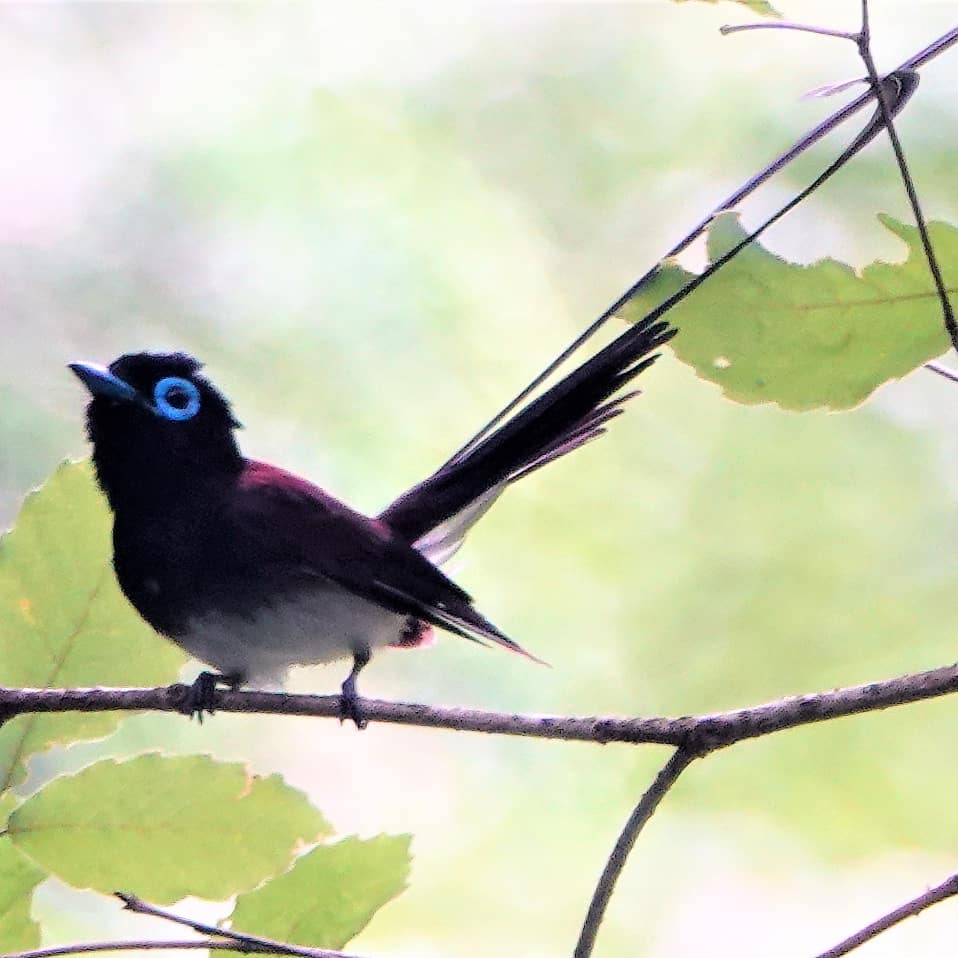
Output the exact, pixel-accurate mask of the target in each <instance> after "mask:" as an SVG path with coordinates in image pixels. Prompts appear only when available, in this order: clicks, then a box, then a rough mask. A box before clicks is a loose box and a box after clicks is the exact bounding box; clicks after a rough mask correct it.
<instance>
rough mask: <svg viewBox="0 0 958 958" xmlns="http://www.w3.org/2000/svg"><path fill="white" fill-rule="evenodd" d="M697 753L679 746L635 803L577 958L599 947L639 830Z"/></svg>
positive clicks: (604, 873)
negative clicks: (599, 936)
mask: <svg viewBox="0 0 958 958" xmlns="http://www.w3.org/2000/svg"><path fill="white" fill-rule="evenodd" d="M695 758H696V756H695V755H693V754H692V753H691V752H687V751H686V750H685V749H683V748H677V749H676V750H675V751H674V752H673V753H672V757H671V758H670V759H669V760H668V762H666V763H665V765H664V766H663V767H662V769H661V771H660V772H659V774H658V775H656V776H655V781H654V782H653V783H652V784H651V785H650V786H649V787H648V788H647V789H646V790H645V793H644V794H643V795H642V798H640V799H639V804H638V805H636V806H635V808H634V809H633V811H632V814H631V815H630V816H629V818H628V821H627V822H626V823H625V826H624V827H623V829H622V832H621V834H620V835H619V837H618V840H617V841H616V843H615V845H614V846H613V848H612V853H611V854H610V855H609V860H608V861H607V862H606V863H605V868H603V869H602V874H601V875H600V876H599V881H598V884H597V885H596V886H595V891H594V892H593V893H592V901H590V902H589V910H588V911H587V912H586V916H585V921H584V922H583V924H582V931H581V932H580V933H579V940H578V941H577V942H576V946H575V951H574V952H573V955H574V958H589V956H590V955H591V954H592V949H593V948H594V947H595V937H596V935H597V934H598V932H599V925H601V924H602V919H603V918H604V917H605V910H606V908H608V906H609V900H610V899H611V898H612V892H613V891H614V890H615V883H616V882H617V881H618V880H619V875H621V874H622V869H623V868H625V863H626V860H627V859H628V857H629V853H630V852H631V851H632V846H633V845H634V844H635V840H636V839H637V838H638V837H639V832H641V831H642V829H643V828H644V827H645V825H646V823H647V822H648V821H649V819H650V818H651V817H652V816H653V815H654V814H655V810H656V809H657V808H658V807H659V803H660V802H661V801H662V799H663V798H665V793H666V792H668V790H669V789H670V788H671V787H672V786H673V785H674V784H675V782H676V779H678V777H679V776H680V775H681V774H682V772H684V771H685V770H686V769H687V768H688V767H689V765H691V764H692V762H693V761H694V760H695Z"/></svg>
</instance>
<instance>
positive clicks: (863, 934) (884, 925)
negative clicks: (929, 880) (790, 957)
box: [817, 874, 958, 958]
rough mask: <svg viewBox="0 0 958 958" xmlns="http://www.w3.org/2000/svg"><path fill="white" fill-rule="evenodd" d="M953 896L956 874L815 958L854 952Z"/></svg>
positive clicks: (833, 957) (957, 883) (957, 884)
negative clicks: (883, 933)
mask: <svg viewBox="0 0 958 958" xmlns="http://www.w3.org/2000/svg"><path fill="white" fill-rule="evenodd" d="M955 895H958V874H955V875H952V876H951V878H948V879H946V880H945V881H943V882H942V883H941V884H940V885H936V886H935V887H934V888H929V889H928V891H926V892H925V893H924V894H923V895H919V896H918V897H917V898H913V899H912V900H911V901H910V902H908V903H907V904H905V905H902V906H901V907H900V908H896V909H895V910H894V911H890V912H889V913H888V914H887V915H884V916H883V917H881V918H879V919H878V921H874V922H872V923H871V924H870V925H868V926H867V927H866V928H863V929H862V930H861V931H857V932H855V934H854V935H852V936H851V937H850V938H846V939H845V940H844V941H842V942H840V943H839V944H837V945H835V947H834V948H829V949H828V951H823V952H822V953H821V954H820V955H818V956H817V958H841V956H842V955H847V954H848V953H849V952H850V951H854V950H855V949H856V948H858V947H859V946H860V945H864V944H865V942H866V941H871V940H872V938H876V937H877V936H878V935H880V934H881V933H882V932H883V931H888V929H889V928H892V927H894V926H895V925H897V924H898V923H899V922H902V921H904V920H905V919H906V918H913V917H914V916H915V915H918V914H920V913H921V912H923V911H924V910H925V909H926V908H930V907H931V906H932V905H937V904H938V902H940V901H945V900H946V899H947V898H953V897H954V896H955Z"/></svg>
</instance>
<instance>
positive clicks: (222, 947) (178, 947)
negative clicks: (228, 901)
mask: <svg viewBox="0 0 958 958" xmlns="http://www.w3.org/2000/svg"><path fill="white" fill-rule="evenodd" d="M187 949H203V950H204V951H232V952H245V953H247V954H249V953H250V952H253V951H256V950H257V949H253V948H243V947H242V946H241V945H237V944H235V943H234V942H230V941H223V939H222V938H220V939H216V940H214V939H212V938H191V939H190V940H189V941H149V940H146V939H142V940H138V939H132V940H131V941H86V942H80V943H78V944H75V945H57V946H54V947H52V948H36V949H34V950H33V951H14V952H10V953H8V954H4V956H3V958H58V956H59V955H86V954H90V953H91V952H97V951H165V950H170V951H185V950H187ZM258 953H259V954H266V952H264V951H259V952H258Z"/></svg>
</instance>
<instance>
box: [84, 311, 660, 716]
mask: <svg viewBox="0 0 958 958" xmlns="http://www.w3.org/2000/svg"><path fill="white" fill-rule="evenodd" d="M674 334H675V330H673V329H671V328H670V327H669V326H668V325H667V324H666V323H664V322H648V321H646V322H643V323H640V324H637V325H636V326H633V327H632V328H630V329H629V330H627V331H626V332H625V333H623V334H622V335H620V336H619V337H618V338H617V339H616V340H614V341H613V342H612V343H610V344H609V345H608V346H606V347H605V348H604V349H602V350H600V351H599V352H598V353H596V354H595V355H594V356H593V357H592V358H591V359H589V360H588V361H587V362H585V363H584V364H582V365H581V366H580V367H579V368H577V369H576V370H574V371H573V372H572V373H570V374H569V375H568V376H567V377H566V378H564V379H562V380H560V381H559V382H558V383H557V384H556V385H554V386H553V387H552V388H551V389H549V390H548V391H547V392H545V393H544V394H543V395H541V396H540V397H538V398H537V399H535V400H533V401H531V402H529V403H528V404H527V405H525V406H524V407H523V408H521V409H520V410H519V411H518V412H517V413H515V414H514V415H513V416H512V417H511V418H510V419H508V420H507V421H506V422H505V423H504V424H503V425H501V426H499V427H498V428H497V429H496V430H495V431H493V432H492V433H491V434H489V435H487V436H486V437H485V438H484V439H482V440H481V441H479V442H478V443H473V444H471V445H470V446H467V447H466V449H465V450H464V451H462V452H460V453H457V454H456V456H454V457H453V458H452V459H451V460H450V461H449V462H447V463H446V464H445V465H443V466H442V467H441V468H440V469H439V470H438V471H436V472H435V473H434V474H433V475H431V476H429V477H428V478H427V479H425V480H423V481H422V482H421V483H419V484H418V485H417V486H414V487H413V488H412V489H410V490H409V491H408V492H406V493H404V494H403V495H401V496H400V497H399V498H398V499H397V500H396V501H395V502H394V503H393V504H392V505H390V506H389V507H388V508H387V509H386V510H385V511H384V512H382V513H380V514H379V516H377V517H376V518H370V517H367V516H364V515H361V514H360V513H358V512H355V511H353V510H352V509H350V508H349V506H347V505H345V504H344V503H342V502H340V501H339V500H338V499H335V498H333V497H332V496H331V495H329V494H328V493H326V492H324V491H323V490H322V489H320V488H318V487H317V486H315V485H313V484H312V483H310V482H307V481H306V480H305V479H301V478H300V477H298V476H295V475H293V474H291V473H289V472H285V471H284V470H282V469H279V468H277V467H276V466H271V465H268V464H266V463H264V462H256V461H254V460H251V459H246V458H244V457H243V455H242V453H241V452H240V450H239V448H238V446H237V444H236V438H235V435H234V431H235V430H236V429H237V428H238V427H239V423H238V422H237V420H236V419H235V418H234V417H233V413H232V411H231V408H230V404H229V402H227V400H226V399H225V398H224V396H223V395H222V394H221V393H220V392H219V391H218V390H217V389H216V388H215V387H214V386H213V384H212V383H211V382H210V381H209V380H208V379H206V378H205V377H204V376H203V375H201V373H200V368H201V364H200V363H199V362H198V361H197V360H195V359H193V358H192V357H191V356H188V355H186V354H185V353H145V352H144V353H130V354H127V355H125V356H121V357H120V358H119V359H117V360H116V361H115V362H113V363H111V364H110V366H109V368H108V369H105V368H103V367H101V366H95V365H91V364H88V363H71V364H70V369H72V370H73V372H74V373H76V375H77V376H78V377H79V378H80V380H81V381H82V382H83V384H84V385H85V386H86V387H87V389H88V390H89V391H90V393H91V394H92V399H91V400H90V403H89V405H88V406H87V430H88V434H89V438H90V441H91V443H92V444H93V462H94V465H95V467H96V475H97V480H98V482H99V484H100V487H101V488H102V490H103V492H104V493H105V494H106V497H107V499H108V501H109V504H110V508H111V509H112V511H113V517H114V522H113V564H114V568H115V569H116V574H117V578H118V580H119V583H120V586H121V588H122V589H123V592H124V594H125V595H126V597H127V598H128V599H129V600H130V602H131V603H132V604H133V605H134V607H135V608H136V609H137V611H138V612H139V613H140V615H142V616H143V618H144V619H146V621H147V622H148V623H149V624H150V625H151V626H152V627H153V628H154V629H156V630H157V632H160V633H161V634H162V635H165V636H166V637H168V638H170V639H172V640H173V641H174V642H176V643H177V644H178V645H180V646H182V647H183V648H184V649H186V650H187V651H188V652H190V653H191V654H192V655H194V656H196V658H198V659H200V660H201V661H203V662H205V663H207V664H208V665H210V666H213V667H214V668H215V669H217V670H218V673H219V674H214V673H211V672H204V673H203V674H202V675H201V676H200V678H199V679H198V680H197V682H196V683H195V684H194V686H193V692H192V695H191V696H190V699H189V702H188V703H187V706H186V710H187V711H191V712H194V713H196V714H197V715H199V716H202V712H203V711H204V710H209V709H211V707H212V705H213V702H214V699H215V695H214V691H215V687H216V684H217V683H225V684H228V685H229V686H230V687H233V688H236V687H238V686H239V685H241V684H243V683H247V682H262V681H264V680H268V681H276V680H281V679H282V677H283V676H284V675H285V673H286V671H287V669H288V668H289V667H290V666H292V665H309V664H314V663H320V662H329V661H332V660H334V659H338V658H348V657H350V656H351V657H352V659H353V667H352V671H351V672H350V673H349V676H348V678H347V679H346V681H345V682H344V683H343V686H342V714H343V716H344V717H349V718H352V719H353V720H354V721H355V722H356V724H357V725H360V726H361V725H362V724H364V722H363V718H362V714H361V709H360V707H359V703H358V696H357V692H356V676H357V675H358V674H359V672H360V670H361V669H362V668H363V666H364V665H366V663H367V662H368V661H369V657H370V653H371V650H373V649H376V648H380V647H382V646H388V645H400V646H413V645H418V644H420V643H422V642H424V641H425V640H426V639H427V638H428V637H429V635H430V632H431V627H432V626H438V627H439V628H440V629H444V630H445V631H447V632H453V633H455V634H457V635H461V636H464V637H466V638H469V639H473V640H476V641H480V642H481V641H483V640H489V641H492V642H494V643H496V644H498V645H502V646H505V647H506V648H508V649H511V650H512V651H514V652H519V653H521V654H523V655H527V656H528V657H529V658H533V656H530V655H529V653H527V652H525V651H524V650H523V649H522V648H521V647H520V646H519V645H518V644H517V643H516V642H514V641H513V640H512V639H510V638H508V637H507V636H506V635H505V634H504V633H503V632H501V631H500V630H499V629H498V628H496V626H494V625H493V624H492V623H491V622H490V621H489V620H488V619H486V618H485V617H484V616H483V615H482V614H480V612H479V611H478V610H477V609H476V608H475V606H474V605H473V603H472V599H471V598H470V596H469V595H468V594H467V593H466V592H465V591H463V589H461V588H460V587H459V586H458V585H456V584H455V583H454V582H452V581H451V580H450V579H449V578H447V577H446V576H445V575H444V574H443V573H442V572H441V571H440V570H439V569H438V568H437V566H438V565H439V564H441V563H442V562H444V561H445V560H446V559H447V558H449V556H451V555H452V553H453V552H455V551H456V549H457V548H458V547H459V545H460V544H461V542H462V540H463V538H464V536H465V534H466V532H467V531H468V529H469V528H470V527H471V526H472V525H473V523H475V522H476V520H478V519H479V518H480V517H481V516H482V515H483V513H484V512H485V511H486V510H487V509H488V508H489V506H490V505H492V503H493V502H494V501H495V499H497V498H498V496H499V495H500V494H501V493H502V491H503V490H504V489H505V488H506V486H508V485H509V484H510V483H512V482H514V481H515V480H516V479H520V478H522V477H523V476H526V475H528V474H529V473H530V472H532V471H533V470H534V469H537V468H538V467H539V466H542V465H545V464H546V463H548V462H551V461H552V460H553V459H557V458H559V457H560V456H563V455H565V454H566V453H567V452H571V451H572V450H573V449H577V448H578V447H579V446H581V445H583V444H584V443H586V442H588V441H589V440H590V439H593V438H595V437H596V436H599V435H601V434H602V433H603V432H604V431H605V428H604V427H605V424H606V423H607V422H608V421H609V420H610V419H612V418H613V417H614V416H617V415H619V413H621V412H622V404H623V403H624V402H625V401H626V400H628V399H629V398H631V397H632V396H634V395H636V393H635V392H629V393H623V392H621V390H622V387H624V386H625V385H626V384H627V383H629V382H630V381H631V380H632V379H634V378H635V377H636V376H638V374H639V373H641V372H642V371H643V370H644V369H647V368H648V367H649V366H650V365H651V364H652V363H653V362H654V361H655V359H656V358H657V356H656V355H649V354H650V353H651V352H652V350H654V349H657V348H658V347H660V346H662V345H663V344H664V343H666V342H668V340H669V339H671V338H672V336H673V335H674Z"/></svg>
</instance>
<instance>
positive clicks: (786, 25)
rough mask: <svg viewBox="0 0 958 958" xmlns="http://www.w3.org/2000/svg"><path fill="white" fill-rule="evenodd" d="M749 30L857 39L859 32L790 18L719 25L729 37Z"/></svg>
mask: <svg viewBox="0 0 958 958" xmlns="http://www.w3.org/2000/svg"><path fill="white" fill-rule="evenodd" d="M747 30H794V31H796V32H797V33H814V34H815V35H816V36H820V37H835V38H836V39H838V40H855V39H857V37H858V34H857V33H848V32H847V31H845V30H831V29H829V28H828V27H813V26H809V25H808V24H805V23H791V22H790V21H788V20H775V21H774V22H769V23H738V24H735V25H734V26H730V25H728V24H726V25H725V26H724V27H719V33H721V34H722V36H723V37H727V36H729V35H730V34H732V33H745V32H746V31H747Z"/></svg>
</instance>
